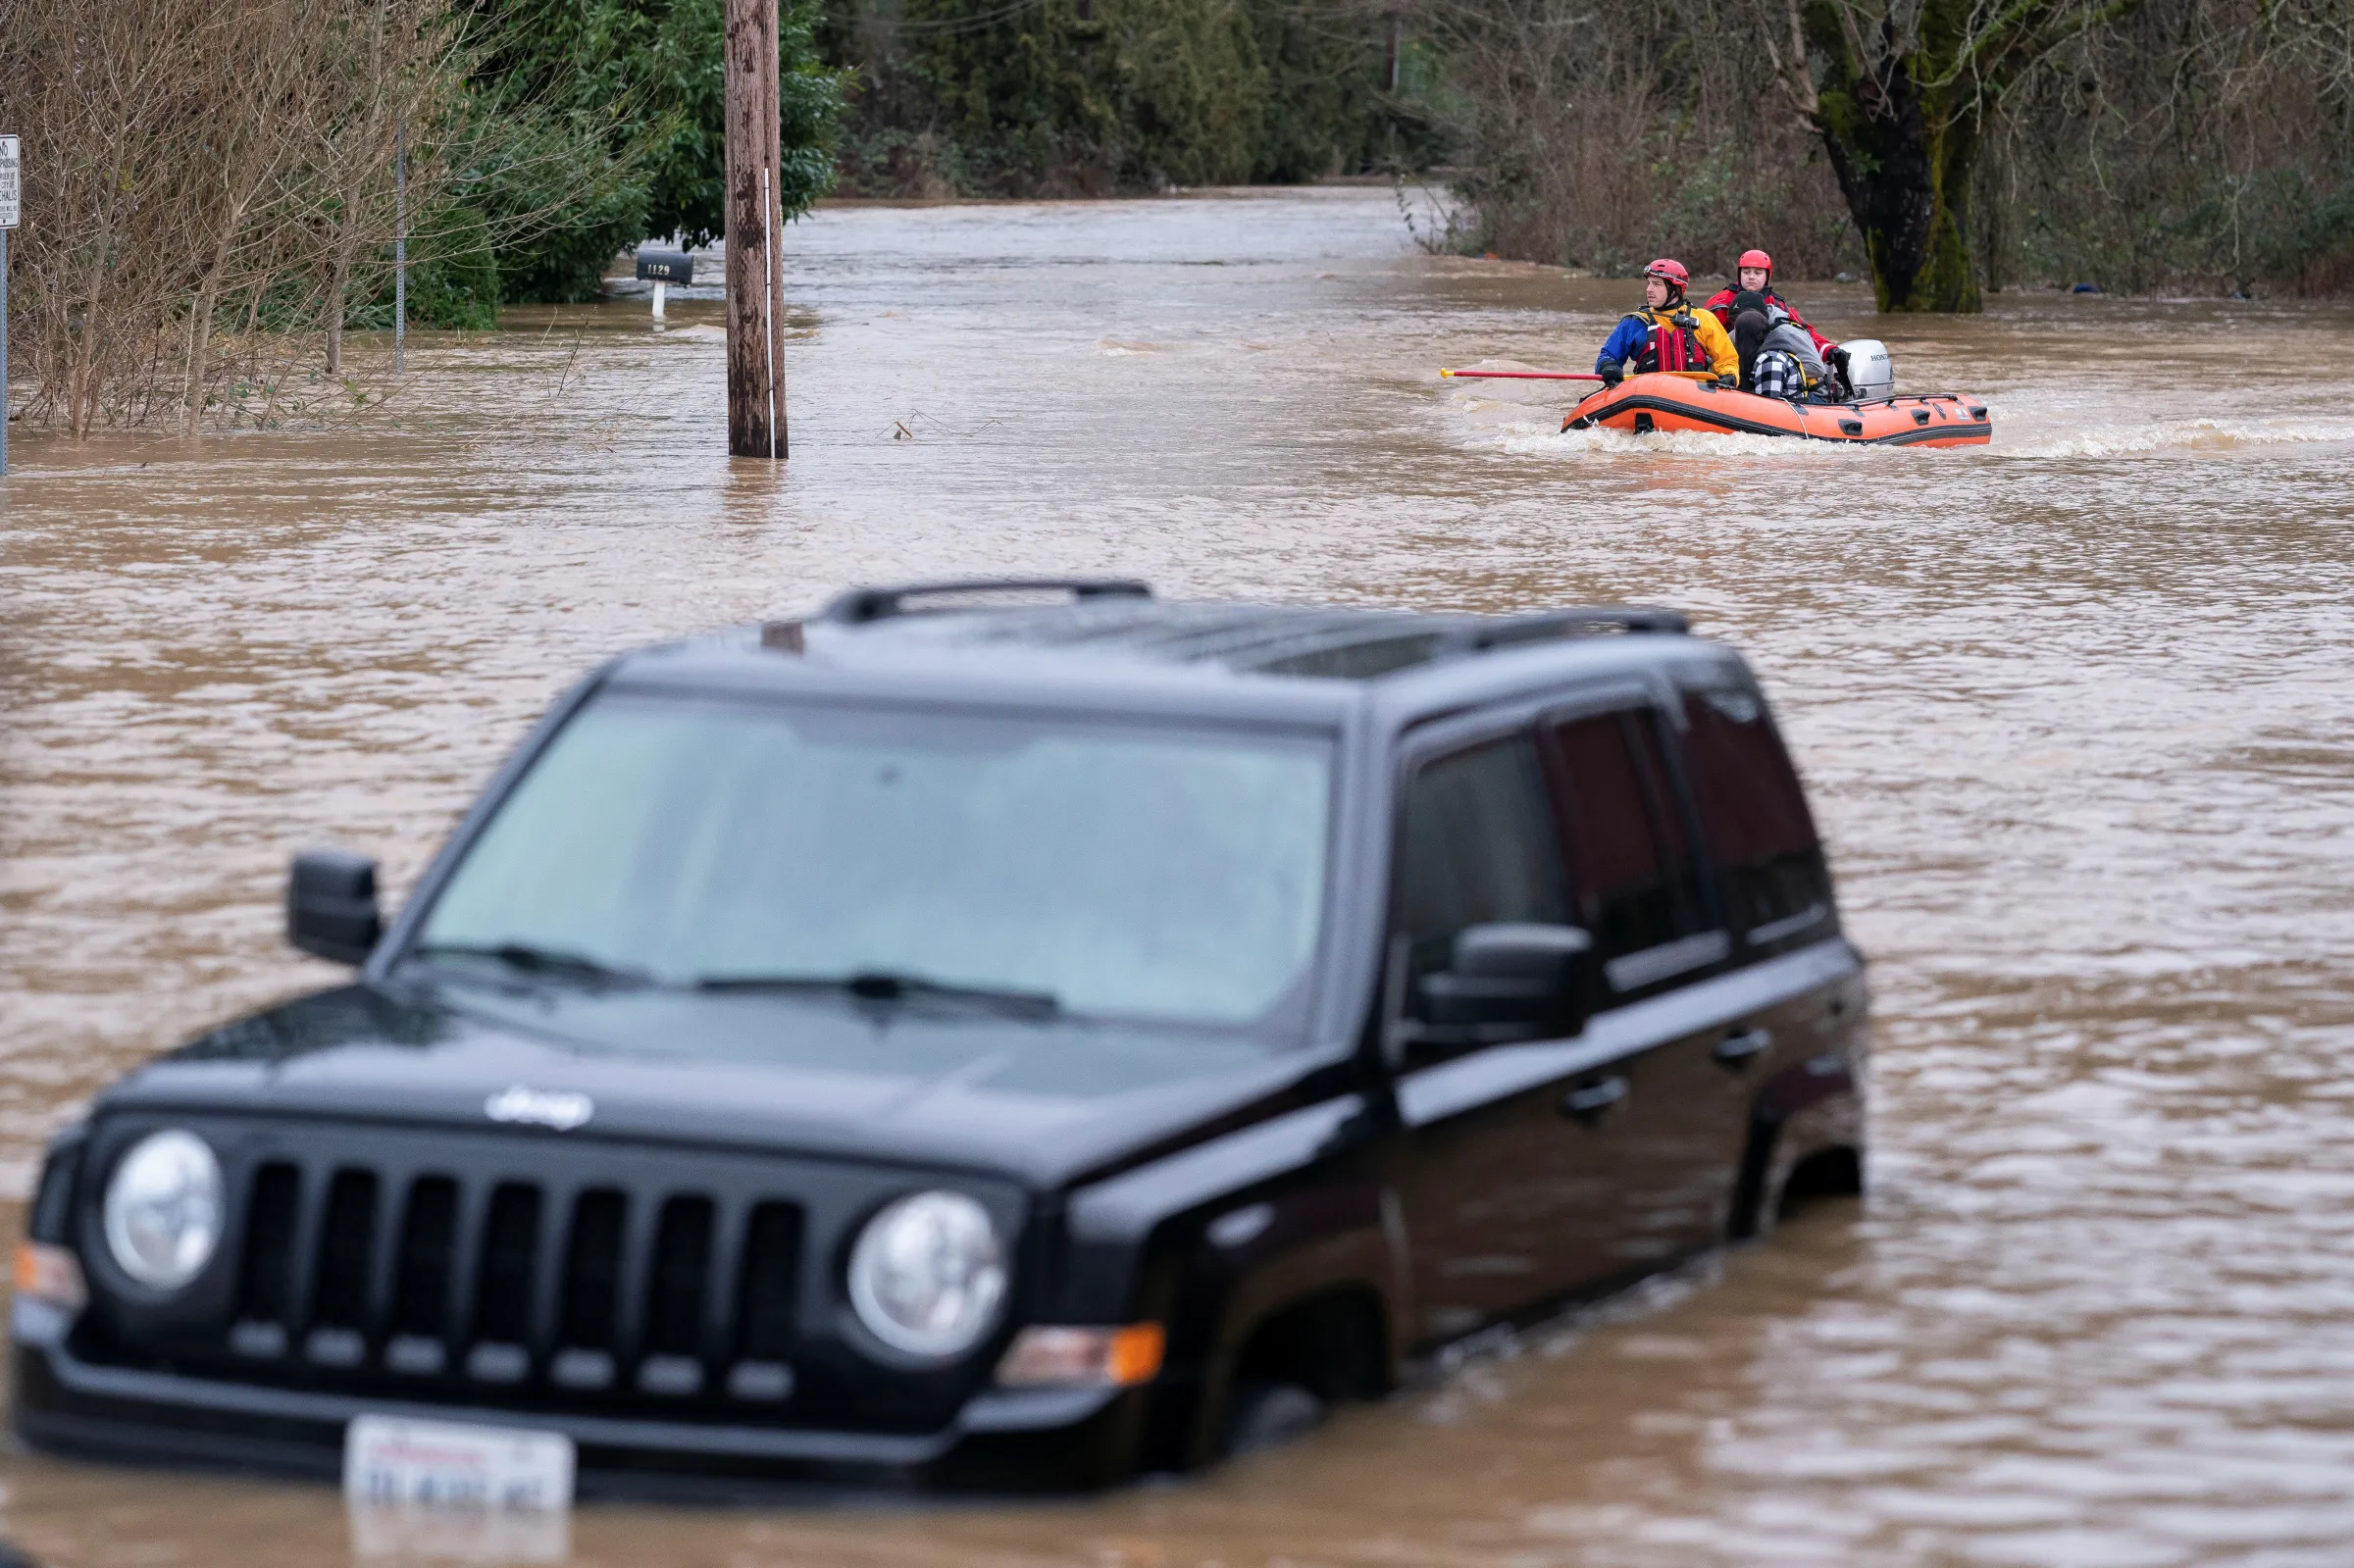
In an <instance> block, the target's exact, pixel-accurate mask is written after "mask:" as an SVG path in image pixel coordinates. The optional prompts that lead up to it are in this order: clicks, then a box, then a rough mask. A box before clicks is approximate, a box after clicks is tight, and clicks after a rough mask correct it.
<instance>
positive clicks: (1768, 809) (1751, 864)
mask: <svg viewBox="0 0 2354 1568" xmlns="http://www.w3.org/2000/svg"><path fill="white" fill-rule="evenodd" d="M1684 717H1685V719H1686V721H1687V724H1688V728H1687V730H1686V732H1685V735H1684V761H1685V767H1686V771H1687V772H1688V773H1689V775H1690V777H1691V783H1692V803H1693V806H1694V809H1695V810H1696V811H1698V813H1699V815H1700V828H1701V833H1702V835H1703V836H1704V837H1705V838H1706V839H1707V840H1708V848H1709V854H1710V857H1711V858H1712V859H1713V860H1714V862H1715V865H1716V871H1717V878H1718V882H1719V885H1721V886H1722V887H1723V889H1724V898H1725V902H1726V904H1727V906H1728V908H1727V913H1728V914H1729V915H1730V917H1731V920H1732V924H1733V927H1734V929H1735V930H1736V931H1738V932H1740V933H1742V934H1743V938H1744V943H1745V945H1747V946H1748V947H1750V948H1751V949H1753V950H1754V949H1757V948H1762V947H1774V946H1780V945H1789V944H1803V943H1804V942H1806V941H1809V940H1813V939H1816V938H1817V937H1820V936H1825V935H1827V934H1828V933H1829V931H1830V929H1831V885H1830V876H1829V873H1828V871H1827V870H1826V869H1825V867H1824V865H1823V858H1822V843H1821V840H1820V839H1819V838H1818V837H1817V835H1816V832H1815V818H1814V816H1813V814H1812V813H1810V812H1809V811H1808V810H1807V797H1806V794H1805V792H1804V791H1803V790H1802V789H1801V788H1800V787H1799V783H1798V774H1797V771H1796V770H1794V769H1793V768H1792V767H1791V766H1790V757H1789V753H1788V752H1786V751H1784V750H1783V749H1782V742H1781V737H1780V736H1779V735H1777V734H1775V733H1774V730H1773V720H1772V719H1771V718H1770V717H1769V716H1768V715H1767V714H1766V704H1765V703H1764V702H1763V701H1762V700H1760V699H1759V697H1758V695H1757V694H1756V693H1755V692H1753V691H1748V690H1744V689H1742V688H1739V687H1716V688H1711V689H1709V690H1705V691H1693V692H1688V693H1686V695H1685V698H1684Z"/></svg>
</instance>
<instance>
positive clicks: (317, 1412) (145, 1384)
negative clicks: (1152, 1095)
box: [10, 1297, 1148, 1496]
mask: <svg viewBox="0 0 2354 1568" xmlns="http://www.w3.org/2000/svg"><path fill="white" fill-rule="evenodd" d="M72 1327H73V1319H72V1318H71V1317H70V1316H69V1315H68V1314H66V1313H65V1312H64V1311H62V1310H61V1309H59V1308H57V1307H55V1306H53V1305H50V1304H49V1303H47V1302H43V1301H39V1300H34V1299H29V1298H24V1297H20V1298H18V1299H17V1300H16V1301H15V1302H14V1303H13V1305H12V1308H11V1313H10V1332H11V1337H12V1339H13V1340H14V1346H15V1357H14V1359H15V1374H16V1396H15V1403H14V1407H13V1409H12V1411H11V1415H12V1418H13V1421H14V1425H15V1427H16V1430H17V1432H18V1433H19V1434H20V1435H22V1436H23V1437H24V1438H25V1439H26V1441H27V1442H31V1443H32V1444H34V1445H35V1446H37V1447H42V1448H48V1449H52V1450H55V1451H58V1452H64V1453H73V1454H78V1455H85V1456H90V1457H96V1458H102V1459H121V1460H129V1461H133V1462H141V1463H160V1464H171V1465H185V1466H190V1467H199V1468H207V1469H224V1468H226V1469H234V1470H245V1471H261V1472H266V1473H272V1474H279V1475H288V1476H308V1477H313V1478H332V1477H335V1476H339V1475H340V1474H341V1473H342V1462H343V1432H344V1428H345V1427H346V1426H347V1425H348V1424H349V1423H350V1421H351V1420H352V1418H353V1417H354V1416H358V1415H362V1414H371V1413H373V1414H380V1415H392V1416H406V1417H411V1418H414V1419H418V1420H428V1421H435V1420H437V1421H476V1422H481V1423H483V1424H485V1425H488V1426H508V1427H517V1426H522V1427H531V1428H534V1429H536V1430H538V1431H542V1432H560V1433H562V1434H563V1435H564V1436H566V1437H568V1438H570V1439H571V1440H572V1441H573V1442H574V1444H575V1445H576V1447H577V1448H578V1450H579V1462H580V1473H579V1491H580V1492H581V1493H582V1494H583V1495H585V1496H597V1495H643V1494H660V1493H668V1492H691V1493H694V1494H698V1495H708V1494H710V1493H711V1492H713V1491H714V1490H715V1489H716V1490H718V1491H720V1492H735V1491H749V1492H757V1491H760V1490H764V1489H767V1488H771V1487H774V1486H778V1485H787V1486H790V1485H793V1484H796V1483H797V1484H806V1483H812V1482H814V1483H820V1484H833V1485H878V1484H880V1485H897V1486H907V1485H943V1486H959V1485H981V1486H999V1487H1024V1488H1030V1487H1065V1488H1067V1487H1084V1486H1092V1485H1100V1484H1102V1483H1103V1482H1106V1481H1109V1480H1112V1479H1116V1477H1117V1476H1118V1475H1120V1474H1122V1473H1124V1468H1125V1467H1124V1465H1123V1464H1122V1462H1121V1460H1122V1458H1123V1456H1124V1455H1125V1454H1127V1453H1128V1452H1130V1451H1132V1450H1133V1446H1134V1443H1133V1435H1134V1432H1135V1430H1136V1425H1137V1417H1138V1415H1139V1413H1140V1412H1141V1408H1142V1403H1143V1400H1144V1399H1145V1397H1146V1396H1147V1393H1148V1391H1146V1390H1143V1389H1128V1390H1120V1389H1046V1390H1020V1391H1006V1390H991V1391H984V1392H982V1393H980V1394H977V1395H975V1396H974V1397H973V1398H971V1399H969V1400H967V1401H966V1402H965V1405H964V1407H963V1408H962V1409H961V1410H959V1411H958V1412H957V1415H956V1419H955V1420H954V1421H953V1422H951V1423H950V1424H949V1425H948V1426H947V1428H945V1429H944V1430H942V1431H939V1432H933V1433H918V1434H907V1435H900V1434H878V1433H863V1432H831V1431H812V1430H803V1429H795V1428H777V1427H754V1426H743V1425H723V1424H717V1423H702V1422H683V1421H647V1420H633V1419H616V1418H612V1417H605V1416H589V1415H579V1414H567V1413H551V1412H543V1411H537V1410H535V1411H530V1412H520V1411H508V1410H501V1409H499V1408H497V1407H495V1406H487V1405H485V1406H467V1405H450V1404H439V1403H424V1402H402V1401H397V1400H384V1399H374V1398H358V1397H353V1396H350V1395H346V1394H341V1393H329V1392H320V1391H306V1390H291V1389H281V1388H268V1387H260V1386H255V1385H250V1384H239V1383H230V1382H226V1381H221V1380H217V1379H207V1378H192V1377H186V1376H182V1375H180V1374H178V1373H173V1372H162V1371H150V1370H145V1369H138V1368H127V1367H112V1366H101V1365H97V1364H95V1363H92V1362H89V1361H85V1360H82V1359H80V1358H78V1357H77V1356H76V1355H75V1354H74V1353H73V1351H72V1349H71V1348H70V1347H69V1345H68V1336H69V1332H70V1331H71V1329H72Z"/></svg>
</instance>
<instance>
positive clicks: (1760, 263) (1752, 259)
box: [1733, 250, 1773, 282]
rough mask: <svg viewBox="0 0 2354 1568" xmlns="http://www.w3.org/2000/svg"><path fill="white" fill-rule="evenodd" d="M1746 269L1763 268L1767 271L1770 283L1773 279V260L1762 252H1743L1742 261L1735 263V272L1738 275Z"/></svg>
mask: <svg viewBox="0 0 2354 1568" xmlns="http://www.w3.org/2000/svg"><path fill="white" fill-rule="evenodd" d="M1744 267H1763V268H1765V269H1766V280H1767V281H1768V282H1770V281H1771V280H1772V278H1773V258H1772V257H1771V256H1768V255H1766V253H1765V252H1764V251H1762V250H1745V251H1743V252H1742V253H1741V259H1740V260H1739V261H1737V262H1735V263H1733V271H1734V272H1735V273H1736V274H1738V273H1739V272H1740V270H1741V269H1742V268H1744Z"/></svg>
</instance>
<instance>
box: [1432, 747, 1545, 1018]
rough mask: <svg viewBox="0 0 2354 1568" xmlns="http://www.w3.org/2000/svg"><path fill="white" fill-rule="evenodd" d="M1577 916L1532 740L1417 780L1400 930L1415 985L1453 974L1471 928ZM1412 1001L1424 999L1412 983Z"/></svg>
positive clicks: (1486, 751)
mask: <svg viewBox="0 0 2354 1568" xmlns="http://www.w3.org/2000/svg"><path fill="white" fill-rule="evenodd" d="M1568 918H1569V916H1568V902H1567V899H1566V897H1565V896H1564V893H1563V890H1562V886H1561V848H1560V845H1559V844H1558V843H1557V842H1556V840H1555V838H1554V834H1553V823H1552V820H1551V818H1550V817H1549V816H1548V815H1547V813H1546V809H1545V794H1544V777H1543V774H1542V773H1541V772H1540V771H1539V769H1538V766H1537V757H1536V747H1535V744H1534V743H1533V741H1532V740H1531V739H1530V738H1529V737H1528V736H1526V735H1515V736H1513V737H1511V738H1510V739H1507V740H1497V741H1491V742H1489V743H1487V744H1484V745H1480V746H1476V747H1473V748H1472V749H1470V750H1468V751H1460V752H1458V753H1456V754H1455V755H1454V756H1451V757H1444V758H1441V759H1440V760H1438V761H1436V762H1432V763H1428V764H1426V765H1424V766H1423V767H1422V768H1421V769H1420V770H1418V771H1417V772H1416V773H1415V775H1414V777H1413V780H1412V782H1411V783H1409V784H1407V790H1406V803H1405V808H1404V813H1403V820H1402V822H1401V825H1400V829H1399V878H1398V908H1397V930H1398V931H1399V933H1400V934H1401V935H1403V936H1405V937H1406V938H1407V942H1408V943H1409V944H1410V949H1409V954H1410V962H1409V964H1408V972H1407V974H1408V980H1409V982H1410V981H1418V980H1419V979H1420V978H1421V977H1422V976H1424V975H1426V974H1429V973H1430V972H1432V971H1433V970H1438V969H1444V968H1445V967H1446V966H1447V963H1448V961H1449V959H1450V957H1451V956H1452V954H1453V949H1454V943H1455V936H1456V934H1457V933H1458V932H1459V931H1461V930H1462V929H1463V928H1464V927H1466V926H1477V925H1483V924H1485V923H1487V922H1490V921H1524V920H1525V921H1542V922H1546V923H1548V924H1555V923H1560V922H1563V921H1566V920H1567V919H1568ZM1418 994H1419V993H1418V989H1417V987H1415V986H1412V985H1410V984H1409V986H1408V987H1407V995H1408V996H1409V997H1415V996H1417V995H1418ZM1418 1005H1419V1004H1418V1002H1409V1003H1408V1006H1409V1009H1411V1008H1413V1007H1416V1006H1418Z"/></svg>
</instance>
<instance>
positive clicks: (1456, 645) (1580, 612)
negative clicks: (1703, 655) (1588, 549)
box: [1435, 604, 1692, 659]
mask: <svg viewBox="0 0 2354 1568" xmlns="http://www.w3.org/2000/svg"><path fill="white" fill-rule="evenodd" d="M1691 630H1692V623H1691V622H1690V621H1688V620H1686V619H1685V618H1684V615H1683V613H1682V612H1681V611H1679V610H1653V609H1646V608H1643V607H1640V606H1632V605H1615V604H1605V605H1589V606H1587V607H1585V608H1582V609H1576V610H1534V611H1531V612H1530V613H1528V614H1526V615H1506V616H1497V617H1495V618H1494V619H1492V620H1484V621H1481V622H1479V623H1477V624H1475V625H1471V626H1459V627H1456V628H1453V629H1451V630H1450V631H1449V632H1447V633H1446V634H1445V636H1444V638H1443V639H1442V640H1441V642H1440V644H1439V648H1438V651H1437V653H1436V654H1435V657H1437V658H1441V659H1459V658H1462V657H1464V656H1466V655H1469V654H1475V653H1486V652H1488V651H1490V650H1491V649H1495V648H1509V647H1511V646H1513V645H1514V644H1516V643H1522V642H1549V641H1552V640H1553V639H1555V638H1557V637H1562V636H1568V635H1571V634H1573V633H1575V632H1588V631H1591V632H1609V631H1618V632H1667V633H1670V634H1674V633H1681V632H1689V631H1691Z"/></svg>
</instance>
